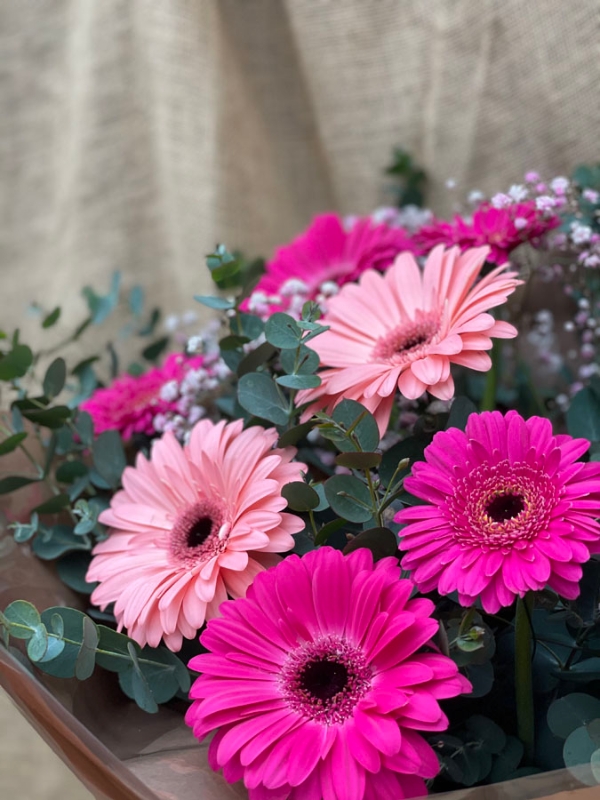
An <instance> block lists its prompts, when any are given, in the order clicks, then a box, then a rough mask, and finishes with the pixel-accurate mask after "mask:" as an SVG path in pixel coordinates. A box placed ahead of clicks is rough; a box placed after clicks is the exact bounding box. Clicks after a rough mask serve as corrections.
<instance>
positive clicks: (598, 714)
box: [546, 692, 600, 739]
mask: <svg viewBox="0 0 600 800" xmlns="http://www.w3.org/2000/svg"><path fill="white" fill-rule="evenodd" d="M596 718H600V700H598V699H597V698H595V697H592V695H589V694H583V693H582V692H572V693H571V694H567V695H565V697H561V698H560V699H559V700H555V701H554V702H553V703H552V705H551V706H550V708H549V709H548V713H547V715H546V720H547V722H548V727H549V728H550V730H551V731H552V733H553V734H554V735H555V736H558V737H559V738H560V739H566V738H567V737H568V736H569V734H571V733H572V732H573V731H574V730H575V729H576V728H579V727H581V726H582V725H585V724H586V723H587V722H591V721H592V720H593V719H596Z"/></svg>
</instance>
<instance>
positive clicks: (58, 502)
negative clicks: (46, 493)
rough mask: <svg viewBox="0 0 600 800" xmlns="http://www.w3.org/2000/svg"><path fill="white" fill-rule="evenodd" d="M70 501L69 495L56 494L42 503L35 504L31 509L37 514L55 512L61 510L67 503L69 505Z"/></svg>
mask: <svg viewBox="0 0 600 800" xmlns="http://www.w3.org/2000/svg"><path fill="white" fill-rule="evenodd" d="M70 503H71V501H70V500H69V495H67V494H57V495H54V497H51V498H50V499H49V500H46V501H45V502H44V503H40V505H39V506H36V507H35V508H34V509H33V510H34V511H35V512H36V513H37V514H57V513H58V512H59V511H62V510H63V509H64V508H66V507H67V506H68V505H70Z"/></svg>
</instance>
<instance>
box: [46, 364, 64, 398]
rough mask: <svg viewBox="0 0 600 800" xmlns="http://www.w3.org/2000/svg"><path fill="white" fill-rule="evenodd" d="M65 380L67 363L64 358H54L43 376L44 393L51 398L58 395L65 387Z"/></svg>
mask: <svg viewBox="0 0 600 800" xmlns="http://www.w3.org/2000/svg"><path fill="white" fill-rule="evenodd" d="M66 380H67V365H66V363H65V360H64V358H55V359H54V361H53V362H52V363H51V364H50V366H49V367H48V369H47V370H46V374H45V376H44V383H43V388H44V394H45V395H46V397H49V398H52V397H56V396H57V395H59V394H60V393H61V392H62V390H63V389H64V388H65V382H66Z"/></svg>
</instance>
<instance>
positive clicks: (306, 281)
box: [245, 214, 412, 313]
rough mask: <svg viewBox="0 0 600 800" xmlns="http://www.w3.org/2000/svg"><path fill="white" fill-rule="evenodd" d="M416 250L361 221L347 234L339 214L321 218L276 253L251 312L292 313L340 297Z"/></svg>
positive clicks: (402, 237)
mask: <svg viewBox="0 0 600 800" xmlns="http://www.w3.org/2000/svg"><path fill="white" fill-rule="evenodd" d="M411 249H412V245H411V243H410V239H409V237H408V235H407V233H406V231H404V230H402V229H401V228H391V227H389V226H388V225H386V224H376V223H374V222H373V221H372V220H371V219H370V218H368V217H367V218H364V219H357V220H356V221H355V222H354V224H353V225H352V226H351V227H350V228H349V229H346V228H345V227H344V223H343V221H342V219H341V218H340V217H339V216H338V215H337V214H321V215H320V216H318V217H315V219H314V220H313V221H312V223H311V225H310V227H309V228H308V229H307V230H306V231H304V233H302V234H300V236H298V237H297V238H296V239H294V240H293V241H292V242H290V244H287V245H284V246H283V247H280V248H278V249H277V250H276V251H275V255H274V257H273V258H272V259H271V261H269V262H268V263H267V266H266V272H265V274H264V275H263V277H262V278H261V279H260V281H259V282H258V284H257V286H256V288H255V290H254V293H253V295H252V297H251V298H250V300H249V301H246V306H245V307H249V308H251V309H254V310H256V311H257V312H258V313H270V312H273V311H287V310H294V311H297V310H300V309H301V305H300V309H290V306H291V305H293V301H294V298H298V300H299V301H300V303H302V302H304V301H306V300H314V299H317V298H318V297H319V295H324V296H329V295H331V294H334V293H335V291H336V289H337V286H341V285H342V284H344V283H347V282H348V281H354V280H356V279H357V278H358V277H359V276H360V275H362V273H363V272H364V271H365V270H367V269H376V270H379V271H382V270H384V269H385V268H386V267H388V266H389V265H390V264H391V263H392V261H393V260H394V258H395V257H396V256H397V255H398V253H400V252H401V251H403V250H411Z"/></svg>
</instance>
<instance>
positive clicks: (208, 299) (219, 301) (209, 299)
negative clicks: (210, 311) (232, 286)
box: [194, 294, 235, 311]
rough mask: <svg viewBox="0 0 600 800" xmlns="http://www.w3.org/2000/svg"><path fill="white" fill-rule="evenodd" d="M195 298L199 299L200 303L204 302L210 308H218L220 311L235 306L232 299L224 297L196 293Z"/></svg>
mask: <svg viewBox="0 0 600 800" xmlns="http://www.w3.org/2000/svg"><path fill="white" fill-rule="evenodd" d="M194 300H197V301H198V303H202V305H203V306H208V308H216V309H217V310H218V311H225V310H228V309H230V308H234V307H235V303H232V301H231V300H226V299H225V298H224V297H213V296H211V295H204V294H195V295H194Z"/></svg>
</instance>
